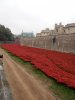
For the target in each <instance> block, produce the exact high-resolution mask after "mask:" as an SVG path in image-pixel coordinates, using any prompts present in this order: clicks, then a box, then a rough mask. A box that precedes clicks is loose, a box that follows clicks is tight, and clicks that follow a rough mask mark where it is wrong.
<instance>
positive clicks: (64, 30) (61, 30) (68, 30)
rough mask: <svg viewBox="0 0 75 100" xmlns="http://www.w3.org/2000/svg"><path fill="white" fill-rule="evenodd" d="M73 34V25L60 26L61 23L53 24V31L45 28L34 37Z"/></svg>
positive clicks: (74, 28) (74, 25)
mask: <svg viewBox="0 0 75 100" xmlns="http://www.w3.org/2000/svg"><path fill="white" fill-rule="evenodd" d="M72 33H75V23H70V24H67V25H65V26H64V25H62V23H59V24H55V28H54V30H50V29H49V28H46V29H45V30H42V31H41V32H40V33H37V34H36V37H41V36H49V35H54V34H57V35H59V34H72Z"/></svg>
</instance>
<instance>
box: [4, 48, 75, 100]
mask: <svg viewBox="0 0 75 100" xmlns="http://www.w3.org/2000/svg"><path fill="white" fill-rule="evenodd" d="M5 51H6V50H5ZM6 52H7V51H6ZM8 54H9V55H10V56H11V57H12V58H13V59H14V60H15V61H17V62H20V63H21V64H23V65H25V68H27V69H28V70H31V72H32V74H33V75H37V76H38V77H39V78H41V79H43V80H44V81H45V82H48V83H49V84H48V88H49V90H51V91H52V92H53V93H54V94H55V95H56V96H57V97H59V98H60V100H75V89H73V88H69V87H67V86H66V85H64V84H61V83H58V82H57V81H56V80H55V79H53V78H51V77H47V76H46V75H45V74H44V73H43V72H42V71H40V70H39V69H37V68H35V66H34V65H32V64H31V63H30V62H25V61H23V60H22V59H20V58H18V57H16V56H14V55H13V54H11V53H9V52H8ZM57 100H58V99H57Z"/></svg>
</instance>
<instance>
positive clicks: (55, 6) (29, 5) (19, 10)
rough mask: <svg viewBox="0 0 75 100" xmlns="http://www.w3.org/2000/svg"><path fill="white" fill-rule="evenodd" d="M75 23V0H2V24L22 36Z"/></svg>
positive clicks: (0, 2)
mask: <svg viewBox="0 0 75 100" xmlns="http://www.w3.org/2000/svg"><path fill="white" fill-rule="evenodd" d="M59 22H62V24H64V25H65V24H67V23H75V0H0V24H2V25H5V26H6V27H8V28H10V29H11V31H12V33H14V34H20V33H21V32H22V30H23V31H25V32H30V31H31V32H32V31H33V32H34V33H35V34H36V33H38V32H40V31H41V30H42V29H45V28H47V27H48V28H50V29H54V24H55V23H59Z"/></svg>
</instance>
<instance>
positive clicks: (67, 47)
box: [20, 33, 75, 53]
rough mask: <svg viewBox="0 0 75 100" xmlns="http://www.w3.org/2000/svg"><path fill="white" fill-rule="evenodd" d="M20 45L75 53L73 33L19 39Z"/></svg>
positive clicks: (74, 36)
mask: <svg viewBox="0 0 75 100" xmlns="http://www.w3.org/2000/svg"><path fill="white" fill-rule="evenodd" d="M20 44H21V45H26V46H30V47H36V48H45V49H49V50H56V51H61V52H71V53H75V33H73V34H59V35H58V34H56V35H50V36H44V37H35V38H21V39H20Z"/></svg>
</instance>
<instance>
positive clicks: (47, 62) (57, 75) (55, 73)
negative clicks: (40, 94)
mask: <svg viewBox="0 0 75 100" xmlns="http://www.w3.org/2000/svg"><path fill="white" fill-rule="evenodd" d="M2 48H4V49H6V50H7V51H9V52H11V53H12V54H14V55H15V56H18V57H19V58H21V59H23V60H24V61H27V62H30V63H32V64H33V65H34V66H35V67H36V68H37V69H40V70H41V71H42V72H44V73H45V74H46V75H47V76H49V77H52V78H54V79H56V80H57V81H58V82H60V83H64V84H66V85H67V86H69V87H73V88H75V55H74V54H69V53H60V52H57V51H51V50H46V49H40V48H32V47H27V46H20V45H16V44H3V45H2Z"/></svg>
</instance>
